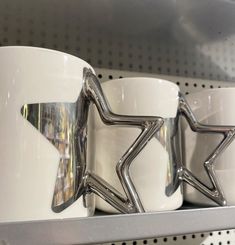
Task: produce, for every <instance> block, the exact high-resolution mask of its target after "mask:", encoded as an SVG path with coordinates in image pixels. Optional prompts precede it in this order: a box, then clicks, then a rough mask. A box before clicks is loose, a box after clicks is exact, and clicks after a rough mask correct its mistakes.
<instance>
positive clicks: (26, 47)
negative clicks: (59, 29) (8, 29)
mask: <svg viewBox="0 0 235 245" xmlns="http://www.w3.org/2000/svg"><path fill="white" fill-rule="evenodd" d="M4 49H9V50H14V49H15V50H18V49H25V50H35V51H45V52H47V53H55V54H59V55H66V56H67V57H69V58H71V59H78V60H79V61H81V62H83V63H85V64H87V65H88V67H92V66H91V65H90V64H89V63H88V62H86V61H85V60H83V59H81V58H79V57H77V56H75V55H72V54H68V53H65V52H63V51H59V50H55V49H49V48H42V47H36V46H35V47H34V46H17V45H12V46H1V47H0V51H1V50H4Z"/></svg>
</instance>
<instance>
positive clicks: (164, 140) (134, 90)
mask: <svg viewBox="0 0 235 245" xmlns="http://www.w3.org/2000/svg"><path fill="white" fill-rule="evenodd" d="M102 88H103V91H104V93H105V94H106V96H107V100H108V102H109V103H110V107H111V108H112V110H113V111H114V112H115V113H118V114H124V115H152V116H158V117H161V118H163V125H162V127H161V128H160V129H159V130H158V131H157V132H156V134H155V135H154V137H153V139H152V140H151V141H150V142H149V144H148V145H147V146H146V147H145V149H144V150H143V151H142V152H141V153H140V154H139V155H138V156H137V157H136V158H135V159H134V161H133V164H132V166H131V167H130V176H131V178H132V180H133V183H134V185H135V187H136V190H137V193H138V195H139V197H140V200H141V202H142V204H143V208H144V210H145V211H161V210H173V209H176V208H178V207H180V206H181V204H182V200H183V196H182V193H181V190H180V185H181V183H182V181H185V182H186V183H188V184H190V185H191V186H193V187H194V188H196V189H197V190H199V191H200V192H201V193H203V194H204V195H206V196H208V197H209V198H211V199H212V200H213V201H214V202H217V203H218V204H219V205H225V204H226V200H225V198H224V195H223V192H222V189H221V186H220V185H219V183H218V182H217V178H216V176H215V172H214V166H213V162H214V160H215V159H216V158H217V157H218V156H219V155H220V154H221V151H222V150H223V149H224V148H226V147H227V146H228V145H229V144H230V141H231V139H232V137H233V135H234V132H233V128H232V127H226V126H208V125H203V124H200V123H198V122H197V120H196V118H195V116H194V114H193V112H192V110H191V109H190V107H189V105H188V104H187V102H186V100H185V98H184V97H183V96H182V94H181V93H180V92H179V88H178V86H176V85H175V84H174V83H171V82H169V81H166V80H162V79H155V78H144V77H134V78H122V79H116V80H110V81H107V82H105V83H103V84H102ZM181 116H183V117H185V118H186V120H187V121H188V124H189V126H190V128H191V130H193V131H195V132H198V133H215V134H220V135H221V136H222V138H223V140H222V142H220V144H218V147H217V148H216V150H217V151H216V152H214V154H209V155H208V156H207V157H208V159H207V160H208V162H209V164H208V163H207V162H205V163H204V162H201V165H202V166H203V164H204V171H205V173H206V175H207V177H208V179H209V182H211V185H210V184H209V185H208V183H207V182H202V181H200V180H199V179H198V178H197V177H196V176H195V175H196V174H197V173H194V172H191V171H190V170H189V169H188V168H187V166H184V165H183V162H182V147H181V132H180V122H179V118H180V117H181ZM94 132H95V142H96V144H95V145H96V149H95V159H96V173H97V174H98V175H99V176H101V177H102V178H103V179H105V180H106V181H108V182H109V183H112V185H113V186H115V188H117V189H118V191H120V192H121V193H123V187H122V185H121V184H120V182H119V180H118V175H117V174H116V173H115V171H114V169H115V165H116V163H117V162H118V160H119V159H120V157H121V156H122V154H123V153H124V152H125V149H126V148H127V147H128V146H129V145H130V143H131V142H132V141H133V139H134V138H135V137H136V135H138V130H137V129H125V128H122V127H116V128H115V129H112V130H111V128H107V127H105V126H104V124H103V123H102V121H101V120H100V118H99V117H98V116H97V113H96V114H95V130H94ZM227 133H229V134H230V133H231V134H232V136H231V137H230V136H229V137H227ZM198 154H199V153H198ZM192 164H194V163H192ZM194 174H195V175H194ZM96 207H97V208H98V209H101V210H103V211H106V212H116V211H115V210H114V209H113V208H112V207H111V206H110V205H109V204H107V203H105V202H104V201H103V200H101V199H100V198H99V197H98V198H97V200H96Z"/></svg>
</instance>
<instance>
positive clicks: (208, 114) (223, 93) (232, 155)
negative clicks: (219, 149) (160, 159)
mask: <svg viewBox="0 0 235 245" xmlns="http://www.w3.org/2000/svg"><path fill="white" fill-rule="evenodd" d="M186 99H187V102H188V104H189V106H190V107H191V110H192V111H193V113H194V115H195V117H196V119H197V120H198V121H199V122H200V123H202V124H204V125H229V126H234V125H235V113H234V104H235V88H219V89H210V90H204V91H201V92H197V93H192V94H189V95H187V96H186ZM182 133H183V142H184V151H183V152H184V153H183V155H184V157H183V159H184V165H186V166H187V168H189V169H190V170H191V172H193V173H194V174H195V175H196V176H197V177H198V178H199V180H201V182H203V183H205V184H207V185H210V182H209V179H208V175H207V174H206V171H205V169H204V167H203V163H204V161H205V160H206V158H207V157H208V156H209V155H210V154H211V153H212V151H213V150H214V149H215V148H216V146H217V145H218V143H219V142H221V140H222V139H223V136H222V135H221V134H198V133H197V134H196V133H193V132H192V131H191V129H190V128H189V126H188V124H187V123H186V122H185V121H184V122H183V124H182ZM214 170H215V175H216V177H217V180H218V182H219V184H220V186H221V189H222V191H223V193H224V196H225V199H226V201H227V204H228V205H235V178H234V174H235V142H234V141H233V142H232V143H231V144H230V145H229V146H228V147H227V149H225V150H224V152H223V153H222V155H221V156H220V157H219V158H218V159H216V161H215V163H214ZM184 194H185V195H184V197H185V200H186V201H189V202H192V203H195V204H200V205H213V206H214V205H216V203H215V202H213V201H211V200H210V199H209V198H207V197H206V196H204V195H202V194H201V193H200V192H199V191H197V190H196V189H195V188H192V187H191V186H189V185H185V188H184Z"/></svg>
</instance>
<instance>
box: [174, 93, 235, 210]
mask: <svg viewBox="0 0 235 245" xmlns="http://www.w3.org/2000/svg"><path fill="white" fill-rule="evenodd" d="M179 103H180V104H179V113H180V114H181V115H183V116H184V117H185V118H186V119H187V121H188V124H189V126H190V128H191V129H192V131H194V132H198V133H215V134H222V135H223V136H224V137H223V140H222V141H221V142H220V143H219V144H218V146H217V147H216V148H215V150H214V151H213V152H212V153H211V154H210V155H209V156H208V157H207V159H206V160H205V162H204V168H205V170H206V173H207V175H208V177H209V180H210V182H211V184H212V188H210V187H208V186H206V185H205V184H204V183H202V182H201V181H200V180H199V179H198V178H197V177H196V176H194V174H193V173H192V172H191V171H190V170H188V169H187V168H186V167H185V166H183V165H181V167H179V169H178V180H179V181H180V180H182V181H185V182H187V183H188V184H190V185H191V186H193V187H194V188H196V189H197V190H199V191H200V192H201V193H203V194H204V195H205V196H207V197H208V198H210V199H211V200H213V201H214V202H216V203H217V204H219V205H221V206H225V205H226V199H225V196H224V193H223V190H222V188H221V186H220V183H219V182H218V180H217V177H216V174H215V170H214V162H215V161H216V159H217V158H218V157H219V156H220V155H221V154H222V153H223V151H224V150H225V149H226V148H227V147H228V146H229V145H230V144H231V142H232V141H233V140H234V138H235V126H214V125H205V124H201V123H199V122H198V121H197V119H196V118H195V116H194V114H193V112H192V110H191V108H190V106H189V105H188V103H187V101H186V99H185V98H184V96H183V95H182V94H179Z"/></svg>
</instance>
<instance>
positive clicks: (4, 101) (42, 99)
mask: <svg viewBox="0 0 235 245" xmlns="http://www.w3.org/2000/svg"><path fill="white" fill-rule="evenodd" d="M84 68H88V69H91V70H92V68H91V66H90V65H89V64H87V63H86V62H85V61H83V60H81V59H79V58H76V57H74V56H71V55H68V54H65V53H62V52H57V51H52V50H47V49H41V48H32V47H1V48H0V69H1V72H0V81H1V83H0V111H1V119H0V133H1V139H0V149H1V160H0V166H1V178H0V186H1V188H0V196H1V197H2V199H1V204H0V221H23V220H40V219H53V218H67V217H82V216H88V215H91V214H92V213H93V211H94V201H92V198H88V200H87V203H86V205H87V206H86V207H84V203H83V199H82V198H80V199H79V200H77V201H76V202H75V203H73V202H74V201H75V196H74V195H75V191H77V189H76V190H75V188H76V183H75V182H76V181H77V180H76V179H75V177H76V178H77V177H79V176H80V177H81V176H82V173H79V174H78V176H73V169H71V168H73V167H74V157H75V160H78V158H76V154H75V153H74V150H73V148H72V147H71V146H73V144H72V143H73V142H72V139H71V138H73V137H74V134H75V133H76V131H75V130H74V131H73V130H72V124H73V123H74V121H75V120H76V118H74V117H73V116H71V115H70V113H72V112H73V111H74V110H75V109H76V107H74V102H75V101H76V100H77V98H78V97H79V95H80V92H81V90H82V85H83V70H84ZM55 102H56V103H55ZM66 120H67V122H66ZM68 123H69V126H68V125H67V124H68ZM35 127H36V128H35ZM69 130H70V131H69ZM39 131H40V132H39ZM90 135H92V134H90ZM90 142H93V140H90ZM59 153H60V154H59ZM88 162H89V160H88ZM90 167H91V168H92V166H90ZM81 172H82V171H81ZM52 200H53V202H52ZM63 205H64V206H63ZM59 208H61V209H60V210H59ZM62 210H63V212H60V213H56V212H59V211H62Z"/></svg>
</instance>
